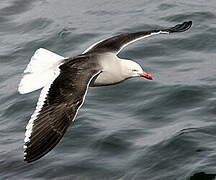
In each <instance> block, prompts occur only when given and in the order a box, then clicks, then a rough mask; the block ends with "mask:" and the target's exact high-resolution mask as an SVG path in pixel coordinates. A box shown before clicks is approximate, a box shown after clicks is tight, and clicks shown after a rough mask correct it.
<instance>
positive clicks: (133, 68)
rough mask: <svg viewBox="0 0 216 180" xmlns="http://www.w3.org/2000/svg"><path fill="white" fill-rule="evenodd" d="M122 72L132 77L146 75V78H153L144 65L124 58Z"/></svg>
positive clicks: (127, 76)
mask: <svg viewBox="0 0 216 180" xmlns="http://www.w3.org/2000/svg"><path fill="white" fill-rule="evenodd" d="M121 64H122V73H123V75H124V76H125V77H126V78H131V77H144V78H146V79H150V80H153V77H152V75H151V74H148V73H146V72H145V71H143V69H142V67H141V66H140V65H139V64H137V63H136V62H134V61H131V60H122V61H121Z"/></svg>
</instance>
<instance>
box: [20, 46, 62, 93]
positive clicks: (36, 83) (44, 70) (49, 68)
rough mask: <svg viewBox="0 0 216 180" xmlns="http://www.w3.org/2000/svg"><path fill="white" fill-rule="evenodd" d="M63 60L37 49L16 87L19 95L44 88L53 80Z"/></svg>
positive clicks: (46, 51)
mask: <svg viewBox="0 0 216 180" xmlns="http://www.w3.org/2000/svg"><path fill="white" fill-rule="evenodd" d="M64 59H65V58H64V57H62V56H59V55H57V54H55V53H53V52H51V51H48V50H46V49H43V48H40V49H38V50H37V51H36V52H35V53H34V55H33V56H32V58H31V60H30V62H29V64H28V66H27V67H26V69H25V71H24V76H23V78H22V79H21V81H20V84H19V87H18V91H19V93H20V94H25V93H29V92H32V91H35V90H37V89H40V88H42V87H44V86H45V85H46V84H47V83H48V82H49V80H50V79H52V78H53V76H54V75H55V72H56V70H57V68H58V67H59V65H60V64H61V63H62V62H63V60H64Z"/></svg>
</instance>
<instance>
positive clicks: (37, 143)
mask: <svg viewBox="0 0 216 180" xmlns="http://www.w3.org/2000/svg"><path fill="white" fill-rule="evenodd" d="M191 25H192V21H187V22H184V23H182V24H177V25H176V26H174V27H171V28H161V29H156V30H150V31H140V32H133V33H123V34H120V35H117V36H113V37H110V38H108V39H105V40H102V41H99V42H97V43H95V44H93V45H92V46H90V47H89V48H87V49H86V50H85V51H84V52H83V53H82V54H80V55H77V56H75V57H71V58H64V57H62V56H60V55H57V54H55V53H53V52H51V51H48V50H46V49H43V48H40V49H38V50H37V51H36V52H35V53H34V55H33V56H32V58H31V60H30V62H29V64H28V66H27V67H26V69H25V71H24V76H23V78H22V79H21V82H20V84H19V87H18V91H19V93H20V94H25V93H29V92H32V91H35V90H38V89H41V88H42V90H41V93H40V97H39V99H38V102H37V106H36V109H35V111H34V113H33V114H32V116H31V118H30V120H29V122H28V125H27V126H26V132H25V139H24V161H27V162H32V161H35V160H37V159H39V158H41V157H42V156H44V155H45V154H47V153H48V152H49V151H50V150H51V149H53V148H54V147H55V146H56V144H58V142H59V141H60V140H61V138H62V137H63V135H64V134H65V132H66V130H67V128H68V127H69V126H70V124H72V123H73V122H74V121H75V118H76V115H77V112H78V110H79V108H80V107H81V106H82V104H83V102H84V99H85V96H86V93H87V91H88V87H89V86H91V87H94V86H104V85H112V84H116V83H119V82H122V81H124V80H126V79H128V78H132V77H144V78H146V79H149V80H153V77H152V75H150V74H148V73H147V72H145V71H144V70H143V68H142V67H141V66H140V65H139V64H137V63H136V62H134V61H132V60H128V59H121V58H119V57H118V53H119V52H120V51H121V50H122V49H123V48H124V47H125V46H127V45H128V44H130V43H132V42H135V41H137V40H140V39H142V38H146V37H149V36H152V35H156V34H171V33H176V32H183V31H186V30H188V29H189V28H190V27H191Z"/></svg>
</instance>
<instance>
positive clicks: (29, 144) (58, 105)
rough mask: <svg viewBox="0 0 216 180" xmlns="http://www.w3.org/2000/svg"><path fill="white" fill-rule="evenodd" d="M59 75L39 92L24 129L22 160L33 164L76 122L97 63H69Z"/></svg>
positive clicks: (84, 60)
mask: <svg viewBox="0 0 216 180" xmlns="http://www.w3.org/2000/svg"><path fill="white" fill-rule="evenodd" d="M59 70H60V73H59V75H58V77H56V79H55V80H54V81H53V82H50V84H48V85H47V86H45V87H44V89H43V90H42V91H41V95H40V98H39V101H38V103H37V107H36V110H35V112H34V113H33V115H32V116H31V119H30V121H29V123H28V125H27V127H26V133H25V136H26V137H25V144H24V160H25V161H27V162H32V161H35V160H37V159H39V158H40V157H42V156H44V155H45V154H46V153H48V152H49V151H50V150H51V149H52V148H53V147H54V146H55V145H56V144H57V143H58V142H59V141H60V139H61V138H62V137H63V135H64V133H65V132H66V130H67V128H68V126H69V125H70V124H71V123H72V122H73V121H74V120H75V117H76V114H77V111H78V110H79V108H80V107H81V105H82V103H83V101H84V99H85V95H86V93H87V90H88V86H89V83H90V81H91V80H92V78H93V77H95V76H96V75H98V74H99V73H100V67H99V65H98V64H97V61H95V60H93V58H89V57H86V56H84V57H78V58H75V59H72V60H68V61H67V62H66V63H65V64H63V65H61V66H60V67H59Z"/></svg>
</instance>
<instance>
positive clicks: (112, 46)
mask: <svg viewBox="0 0 216 180" xmlns="http://www.w3.org/2000/svg"><path fill="white" fill-rule="evenodd" d="M191 25H192V21H187V22H184V23H182V24H177V25H176V26H174V27H171V28H166V29H158V30H150V31H140V32H134V33H124V34H120V35H117V36H113V37H111V38H108V39H105V40H103V41H99V42H98V43H95V44H93V45H92V46H90V47H89V48H88V49H86V50H85V51H84V52H83V53H88V52H89V53H91V52H113V53H116V54H117V53H118V52H119V51H120V50H121V49H122V48H123V47H125V46H126V45H128V44H130V43H132V42H134V41H136V40H139V39H142V38H145V37H149V36H151V35H154V34H161V33H167V34H169V33H175V32H184V31H186V30H188V29H189V28H190V27H191Z"/></svg>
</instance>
